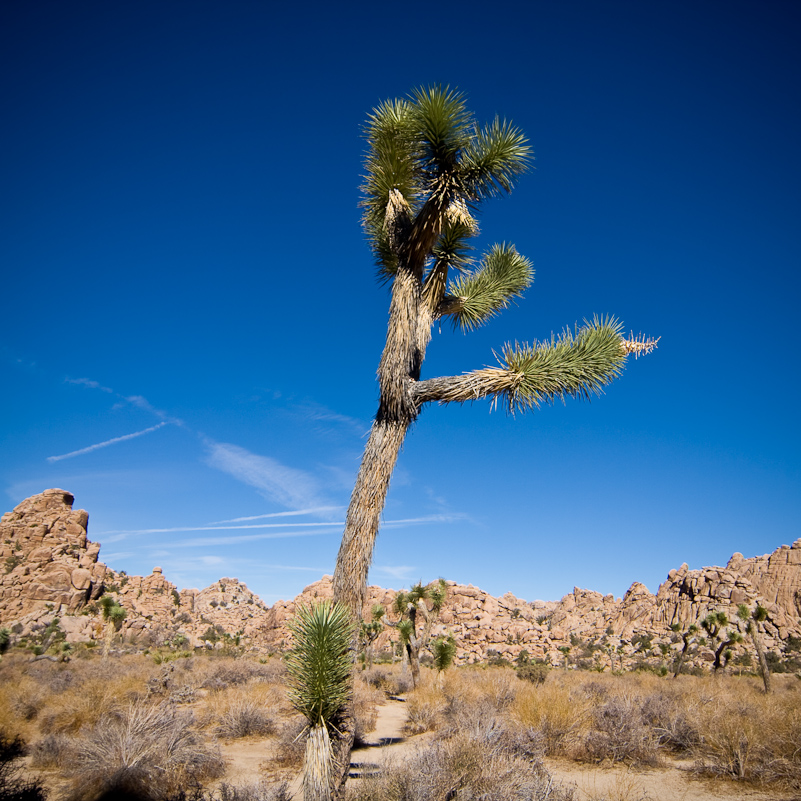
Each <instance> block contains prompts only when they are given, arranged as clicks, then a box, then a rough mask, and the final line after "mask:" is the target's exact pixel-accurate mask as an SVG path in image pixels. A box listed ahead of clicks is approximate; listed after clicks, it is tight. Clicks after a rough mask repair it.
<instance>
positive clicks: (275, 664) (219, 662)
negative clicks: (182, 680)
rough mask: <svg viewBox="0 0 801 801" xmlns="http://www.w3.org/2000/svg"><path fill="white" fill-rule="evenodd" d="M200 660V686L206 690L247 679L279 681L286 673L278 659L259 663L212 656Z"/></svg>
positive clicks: (233, 684) (232, 684) (223, 687)
mask: <svg viewBox="0 0 801 801" xmlns="http://www.w3.org/2000/svg"><path fill="white" fill-rule="evenodd" d="M201 662H202V663H203V665H202V667H200V669H199V671H198V672H200V673H201V674H202V678H200V679H199V681H200V686H201V687H202V688H204V689H208V690H223V689H225V688H226V687H230V686H235V685H241V684H246V683H247V682H249V681H264V682H268V683H279V682H281V681H283V679H284V676H285V675H286V668H285V667H284V665H283V664H282V663H281V661H280V660H278V659H269V660H268V661H267V662H265V663H261V662H257V661H255V660H251V659H234V658H232V657H213V658H211V659H208V660H205V659H204V660H201Z"/></svg>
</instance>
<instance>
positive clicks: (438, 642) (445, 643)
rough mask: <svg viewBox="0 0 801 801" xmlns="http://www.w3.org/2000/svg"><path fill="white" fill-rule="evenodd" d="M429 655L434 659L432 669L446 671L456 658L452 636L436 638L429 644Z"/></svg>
mask: <svg viewBox="0 0 801 801" xmlns="http://www.w3.org/2000/svg"><path fill="white" fill-rule="evenodd" d="M431 653H432V655H433V657H434V667H435V668H436V669H437V670H438V671H440V672H441V671H443V670H447V668H449V667H450V666H451V664H452V663H453V659H454V657H455V656H456V640H454V639H453V637H452V636H448V637H437V639H435V640H433V641H432V642H431Z"/></svg>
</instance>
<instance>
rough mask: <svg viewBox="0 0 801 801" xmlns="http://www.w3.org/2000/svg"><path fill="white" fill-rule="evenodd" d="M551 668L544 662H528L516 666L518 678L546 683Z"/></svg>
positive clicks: (533, 682) (536, 682) (534, 682)
mask: <svg viewBox="0 0 801 801" xmlns="http://www.w3.org/2000/svg"><path fill="white" fill-rule="evenodd" d="M550 670H551V668H550V666H549V665H546V664H545V663H544V662H526V663H523V664H520V665H518V666H517V667H516V668H515V673H516V674H517V678H518V679H522V680H523V681H530V682H531V683H532V684H544V683H545V679H547V678H548V673H549V672H550Z"/></svg>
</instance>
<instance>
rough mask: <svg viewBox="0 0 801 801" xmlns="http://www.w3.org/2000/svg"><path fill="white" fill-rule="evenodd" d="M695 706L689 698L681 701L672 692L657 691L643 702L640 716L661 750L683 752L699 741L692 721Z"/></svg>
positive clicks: (647, 696)
mask: <svg viewBox="0 0 801 801" xmlns="http://www.w3.org/2000/svg"><path fill="white" fill-rule="evenodd" d="M694 705H695V704H694V702H693V701H691V700H690V699H689V698H680V696H679V695H678V694H677V693H675V692H674V693H672V694H668V693H667V692H664V691H658V692H655V693H650V694H648V695H646V696H645V697H644V698H643V699H642V701H641V708H640V714H641V715H642V718H643V721H644V722H645V724H646V725H647V726H648V727H649V728H650V729H651V731H652V733H653V736H654V737H655V738H656V741H657V743H658V744H659V746H660V747H662V748H667V749H668V750H670V751H674V752H677V753H684V752H687V751H689V750H690V749H691V748H692V747H693V746H695V745H696V744H697V743H698V741H699V736H698V729H697V728H696V726H695V724H694V722H693V714H692V708H693V706H694Z"/></svg>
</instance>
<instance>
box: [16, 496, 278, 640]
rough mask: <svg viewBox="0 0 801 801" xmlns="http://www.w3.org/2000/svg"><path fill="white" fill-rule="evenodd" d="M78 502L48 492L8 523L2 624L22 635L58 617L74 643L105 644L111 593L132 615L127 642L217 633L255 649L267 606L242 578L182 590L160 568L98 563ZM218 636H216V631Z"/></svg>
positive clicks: (96, 546) (124, 630) (30, 500)
mask: <svg viewBox="0 0 801 801" xmlns="http://www.w3.org/2000/svg"><path fill="white" fill-rule="evenodd" d="M73 503H74V498H73V496H72V495H71V494H70V493H69V492H66V491H64V490H60V489H51V490H45V492H43V493H41V494H40V495H34V496H33V497H31V498H27V499H26V500H24V501H23V502H22V503H20V504H19V505H18V506H17V507H16V508H15V509H14V510H13V511H11V512H8V513H7V514H4V515H3V517H2V520H0V571H2V573H0V623H2V625H4V626H8V627H14V628H16V630H17V633H18V634H19V635H20V636H30V635H31V634H32V633H34V632H36V631H37V630H41V629H42V628H43V627H44V626H46V625H47V623H48V622H49V621H51V620H52V619H53V618H54V617H56V616H57V617H58V618H59V626H60V628H61V630H62V631H63V632H64V634H65V636H66V642H68V643H75V642H87V641H92V640H99V639H102V636H103V631H104V625H103V621H102V616H101V614H100V610H99V609H98V607H97V605H96V604H94V603H93V601H95V600H97V599H98V598H99V597H100V596H101V595H102V594H104V593H109V594H112V595H113V596H114V598H115V599H116V600H117V601H118V603H119V604H120V605H121V606H122V607H123V608H124V609H125V610H126V612H127V617H126V619H125V621H124V623H123V624H122V629H121V633H122V636H123V637H126V636H127V637H128V638H129V639H130V638H131V637H135V638H139V639H140V640H141V641H142V642H143V643H145V644H158V643H161V642H164V641H170V640H172V641H177V640H176V638H179V637H180V638H185V640H186V641H187V643H188V644H189V645H193V646H196V645H201V644H203V643H204V642H206V638H205V635H206V634H209V635H210V636H211V638H212V640H213V641H214V642H218V641H219V638H220V636H221V635H223V634H228V635H230V636H231V637H239V638H240V641H244V642H246V643H250V642H251V640H252V636H253V634H254V632H255V631H256V630H257V629H258V626H257V625H255V624H254V621H256V620H257V619H260V618H261V616H262V615H263V614H264V613H265V612H266V610H267V607H266V606H265V605H264V604H263V603H262V601H261V599H260V598H259V597H258V596H257V595H255V594H254V593H252V592H250V590H248V588H247V586H246V585H245V584H243V583H241V582H239V581H238V580H237V579H221V580H220V581H219V582H216V583H215V584H213V585H212V586H211V587H207V588H206V589H204V590H194V589H191V590H181V591H180V592H179V591H178V588H177V587H176V586H175V584H173V583H172V582H170V581H168V580H167V579H166V578H165V577H164V575H163V572H162V569H161V568H160V567H154V568H153V571H152V572H151V574H150V575H149V576H128V575H127V574H126V573H125V572H123V571H120V572H116V571H114V570H112V569H110V568H108V567H107V566H106V565H104V564H103V563H102V562H99V561H98V554H99V553H100V544H99V543H96V542H91V541H90V540H89V539H88V538H87V525H88V521H89V515H88V514H87V513H86V512H85V511H83V510H73V508H72V505H73ZM210 630H211V631H210Z"/></svg>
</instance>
